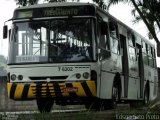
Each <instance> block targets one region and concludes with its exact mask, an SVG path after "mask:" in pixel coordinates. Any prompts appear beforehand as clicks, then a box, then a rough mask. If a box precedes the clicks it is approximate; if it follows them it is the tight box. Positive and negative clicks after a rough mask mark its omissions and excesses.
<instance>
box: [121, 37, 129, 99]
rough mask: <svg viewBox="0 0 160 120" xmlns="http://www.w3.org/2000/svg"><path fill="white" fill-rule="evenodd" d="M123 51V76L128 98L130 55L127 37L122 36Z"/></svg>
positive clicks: (125, 94)
mask: <svg viewBox="0 0 160 120" xmlns="http://www.w3.org/2000/svg"><path fill="white" fill-rule="evenodd" d="M120 42H121V51H122V76H124V98H127V97H128V80H129V67H128V53H127V43H126V37H125V36H124V35H121V34H120Z"/></svg>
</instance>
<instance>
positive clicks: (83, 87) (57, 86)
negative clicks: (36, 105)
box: [7, 80, 96, 100]
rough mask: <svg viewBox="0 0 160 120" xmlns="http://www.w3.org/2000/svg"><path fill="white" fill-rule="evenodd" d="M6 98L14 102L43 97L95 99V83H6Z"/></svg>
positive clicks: (89, 81)
mask: <svg viewBox="0 0 160 120" xmlns="http://www.w3.org/2000/svg"><path fill="white" fill-rule="evenodd" d="M7 89H8V96H9V98H10V99H14V100H29V99H36V98H45V97H53V98H56V97H57V98H58V97H71V98H75V97H96V84H95V81H91V80H88V81H83V82H72V83H7Z"/></svg>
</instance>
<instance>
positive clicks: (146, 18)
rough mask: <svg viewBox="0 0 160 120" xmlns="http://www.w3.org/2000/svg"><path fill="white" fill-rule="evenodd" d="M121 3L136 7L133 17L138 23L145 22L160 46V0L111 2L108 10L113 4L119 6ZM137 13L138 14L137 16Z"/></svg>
mask: <svg viewBox="0 0 160 120" xmlns="http://www.w3.org/2000/svg"><path fill="white" fill-rule="evenodd" d="M119 2H124V3H130V4H132V5H133V6H134V10H133V15H134V17H135V20H136V21H139V20H143V22H144V23H145V25H146V27H147V28H148V31H149V33H150V36H152V38H153V39H154V40H155V41H156V43H157V44H159V43H160V42H159V39H158V37H157V33H156V31H157V30H160V23H159V22H160V14H159V12H160V8H159V7H158V6H159V5H160V1H159V0H109V2H108V8H109V7H110V6H111V5H113V4H118V3H119ZM135 11H136V12H137V13H138V14H135Z"/></svg>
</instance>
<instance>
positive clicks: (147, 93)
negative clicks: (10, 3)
mask: <svg viewBox="0 0 160 120" xmlns="http://www.w3.org/2000/svg"><path fill="white" fill-rule="evenodd" d="M148 102H149V89H148V88H147V87H145V90H144V99H143V103H144V105H146V104H148Z"/></svg>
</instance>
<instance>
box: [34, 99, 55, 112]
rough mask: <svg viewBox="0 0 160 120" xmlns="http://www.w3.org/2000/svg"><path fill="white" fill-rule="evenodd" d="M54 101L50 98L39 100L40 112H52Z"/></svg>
mask: <svg viewBox="0 0 160 120" xmlns="http://www.w3.org/2000/svg"><path fill="white" fill-rule="evenodd" d="M53 103H54V100H53V99H50V98H40V99H37V107H38V110H39V111H40V112H41V113H42V112H50V111H51V109H52V106H53Z"/></svg>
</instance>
